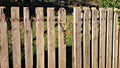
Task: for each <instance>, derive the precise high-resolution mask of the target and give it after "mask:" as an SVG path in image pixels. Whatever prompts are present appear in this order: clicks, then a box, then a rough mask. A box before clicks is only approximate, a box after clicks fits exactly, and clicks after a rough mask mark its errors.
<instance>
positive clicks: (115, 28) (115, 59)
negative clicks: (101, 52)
mask: <svg viewBox="0 0 120 68" xmlns="http://www.w3.org/2000/svg"><path fill="white" fill-rule="evenodd" d="M117 11H118V9H114V26H113V61H112V68H117V66H118V13H117Z"/></svg>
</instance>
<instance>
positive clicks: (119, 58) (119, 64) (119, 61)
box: [118, 30, 120, 68]
mask: <svg viewBox="0 0 120 68" xmlns="http://www.w3.org/2000/svg"><path fill="white" fill-rule="evenodd" d="M118 34H119V56H118V68H120V30H119V33H118Z"/></svg>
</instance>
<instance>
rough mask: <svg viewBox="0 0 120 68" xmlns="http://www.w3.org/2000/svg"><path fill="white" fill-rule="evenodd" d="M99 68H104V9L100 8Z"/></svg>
mask: <svg viewBox="0 0 120 68" xmlns="http://www.w3.org/2000/svg"><path fill="white" fill-rule="evenodd" d="M99 11H100V38H99V42H100V43H99V68H105V47H106V42H105V41H106V19H107V18H106V9H104V8H100V9H99Z"/></svg>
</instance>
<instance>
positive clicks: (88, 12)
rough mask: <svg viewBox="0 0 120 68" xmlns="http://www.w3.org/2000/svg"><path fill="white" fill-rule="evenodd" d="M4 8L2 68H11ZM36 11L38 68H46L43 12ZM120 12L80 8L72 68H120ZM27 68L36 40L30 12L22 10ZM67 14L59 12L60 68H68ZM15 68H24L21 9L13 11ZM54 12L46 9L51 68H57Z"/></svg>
mask: <svg viewBox="0 0 120 68" xmlns="http://www.w3.org/2000/svg"><path fill="white" fill-rule="evenodd" d="M3 9H4V7H0V64H1V65H0V66H1V67H0V68H10V67H9V64H10V63H11V62H9V52H8V48H9V45H8V30H7V22H6V20H5V14H4V12H3ZM35 11H36V55H37V62H36V67H37V68H44V67H45V66H46V64H45V53H44V47H45V46H44V44H45V42H44V9H43V8H42V7H37V8H36V9H35ZM117 11H118V9H112V8H107V9H104V8H99V9H96V8H94V7H93V8H88V7H84V8H80V7H75V8H74V12H73V32H72V37H73V41H72V42H73V45H72V67H71V68H120V45H119V44H118V13H117ZM23 12H24V14H23V18H24V27H23V28H24V45H25V48H24V50H25V68H33V60H34V58H33V40H32V39H33V36H32V27H31V26H32V25H31V24H32V23H31V21H30V15H29V8H28V7H24V9H23ZM66 17H67V16H66V10H65V9H64V8H60V9H59V10H58V22H57V23H58V33H57V34H58V57H59V58H58V67H59V68H66V41H65V38H66V34H67V31H66V27H67V25H66V24H67V23H68V22H67V21H66ZM10 21H11V26H12V58H13V68H21V63H22V62H21V40H20V38H21V36H20V12H19V7H12V8H11V19H10ZM55 35H56V34H55V12H54V8H48V9H47V39H48V40H47V42H48V44H47V46H48V68H56V62H55V61H56V58H55V57H56V56H55V52H56V51H55V45H56V44H55V41H56V40H55V37H56V36H55Z"/></svg>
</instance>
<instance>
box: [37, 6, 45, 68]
mask: <svg viewBox="0 0 120 68" xmlns="http://www.w3.org/2000/svg"><path fill="white" fill-rule="evenodd" d="M36 18H37V20H36V45H37V47H36V48H37V68H44V67H45V66H44V61H45V60H44V13H43V8H42V7H37V8H36Z"/></svg>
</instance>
